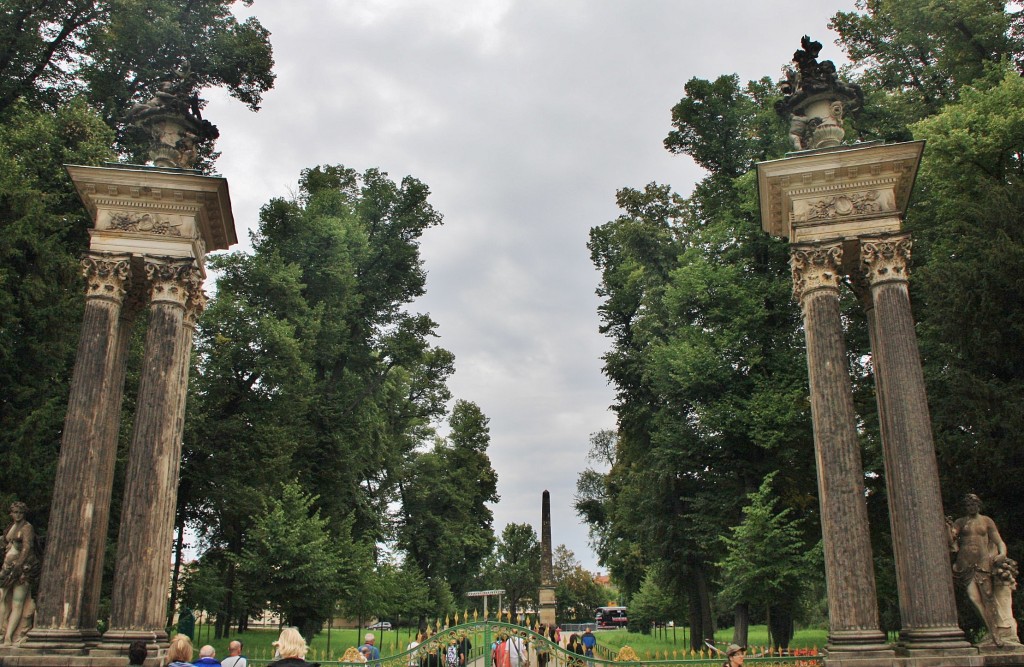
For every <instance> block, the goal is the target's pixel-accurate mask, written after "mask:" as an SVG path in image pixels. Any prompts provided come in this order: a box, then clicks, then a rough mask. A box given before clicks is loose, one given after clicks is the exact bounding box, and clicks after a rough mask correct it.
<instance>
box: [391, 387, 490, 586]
mask: <svg viewBox="0 0 1024 667" xmlns="http://www.w3.org/2000/svg"><path fill="white" fill-rule="evenodd" d="M488 421H489V420H488V419H487V417H486V416H485V415H484V414H483V412H482V411H481V410H480V408H479V407H478V406H477V405H476V404H475V403H471V402H469V401H464V400H458V401H456V402H455V406H454V407H453V408H452V413H451V417H450V418H449V421H448V424H449V428H450V432H449V435H448V437H447V438H446V439H438V440H437V441H436V442H435V445H434V448H433V449H431V450H428V451H425V452H421V453H417V454H415V455H413V456H412V457H411V458H410V460H409V464H408V472H407V474H406V476H405V478H404V480H403V481H402V482H401V483H400V487H401V494H400V497H401V501H402V514H401V517H400V527H399V539H398V544H399V546H400V547H401V548H402V549H403V550H404V551H405V553H406V554H408V556H409V558H410V559H411V560H412V562H414V563H416V565H417V566H418V567H419V569H420V571H421V572H422V573H423V576H424V577H425V578H426V579H427V580H428V581H429V582H431V588H432V589H433V590H434V591H435V593H438V595H439V597H437V596H436V601H437V603H439V605H440V603H441V602H442V599H441V598H444V597H447V596H446V595H445V594H444V593H443V592H441V591H443V590H444V589H447V590H448V591H450V595H452V596H453V597H454V599H456V600H461V599H462V597H463V596H464V595H465V593H466V591H468V590H469V587H470V585H471V582H472V581H473V579H474V577H476V576H477V575H478V574H479V571H480V566H481V563H482V562H483V560H484V559H485V558H486V557H487V555H488V554H490V553H491V551H492V549H493V546H494V529H493V518H492V514H491V510H490V508H489V507H487V505H486V503H493V502H497V501H498V493H497V482H498V477H497V473H495V471H494V469H493V468H492V467H491V462H490V458H489V457H488V456H487V448H488V446H489V445H490V433H489V431H490V428H489V426H488Z"/></svg>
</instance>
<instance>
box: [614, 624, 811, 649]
mask: <svg viewBox="0 0 1024 667" xmlns="http://www.w3.org/2000/svg"><path fill="white" fill-rule="evenodd" d="M685 630H686V631H685V633H684V628H683V627H682V626H680V627H677V628H675V637H674V641H673V632H672V628H667V629H665V630H658V634H657V635H654V634H650V635H644V634H640V633H638V632H627V631H626V630H599V631H598V632H597V633H596V634H597V641H598V644H600V645H602V646H606V647H608V648H609V649H611V651H612V656H614V655H615V654H616V653H618V651H619V649H620V648H622V647H623V646H627V645H628V646H630V647H631V648H632V649H633V650H634V651H636V652H637V653H638V654H640V655H641V656H644V655H645V654H646V653H647V652H648V651H649V652H650V653H652V654H653V653H654V652H655V651H657V652H658V653H659V654H662V653H664V652H665V651H668V653H669V655H670V656H671V654H672V651H673V650H675V651H679V652H680V654H681V653H682V651H683V650H684V649H685V650H689V640H690V634H689V628H686V629H685ZM827 634H828V631H827V630H823V629H817V628H809V629H804V630H797V631H796V634H795V636H794V637H793V641H792V642H790V644H789V646H790V648H813V647H815V646H816V647H818V648H822V647H824V646H825V641H826V636H827ZM747 637H748V644H749V645H750V646H751V647H760V646H767V645H768V628H767V626H764V625H752V626H750V630H749V632H748V633H747ZM731 641H732V628H724V629H721V630H719V631H718V632H716V633H715V644H717V645H718V646H719V647H720V648H724V647H725V646H727V645H728V644H729V643H730V642H731ZM680 657H682V656H680Z"/></svg>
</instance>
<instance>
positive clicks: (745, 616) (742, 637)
mask: <svg viewBox="0 0 1024 667" xmlns="http://www.w3.org/2000/svg"><path fill="white" fill-rule="evenodd" d="M733 618H734V619H735V620H734V622H733V626H732V643H733V644H739V645H740V646H746V645H747V631H748V630H749V628H750V605H748V604H747V603H746V602H741V603H739V604H738V605H736V608H735V609H734V610H733Z"/></svg>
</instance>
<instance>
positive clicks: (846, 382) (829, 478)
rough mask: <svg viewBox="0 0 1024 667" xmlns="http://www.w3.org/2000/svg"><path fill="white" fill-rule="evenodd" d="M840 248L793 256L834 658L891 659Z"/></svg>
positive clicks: (798, 248)
mask: <svg viewBox="0 0 1024 667" xmlns="http://www.w3.org/2000/svg"><path fill="white" fill-rule="evenodd" d="M842 254H843V251H842V244H841V243H840V242H832V243H821V244H813V245H794V246H792V247H791V249H790V265H791V267H792V269H793V284H794V294H795V296H796V298H797V300H798V301H799V302H800V306H801V308H802V310H803V316H804V333H805V336H806V339H807V368H808V373H809V376H810V389H811V416H812V420H813V422H814V452H815V458H816V463H817V471H818V496H819V502H820V505H821V532H822V540H823V543H824V546H825V578H826V584H827V590H828V606H829V644H828V648H829V651H831V652H832V653H833V654H839V653H856V654H858V655H861V654H863V655H867V654H868V653H869V652H870V653H871V654H872V655H879V654H878V653H876V652H883V653H885V654H889V655H891V649H890V648H889V646H888V645H887V644H886V641H885V635H884V634H883V633H882V631H881V630H880V629H879V621H878V603H877V599H876V593H875V573H874V568H873V563H872V555H871V540H870V536H869V533H868V518H867V505H866V503H865V499H864V470H863V467H862V466H861V458H860V443H859V441H858V438H857V428H856V422H855V415H854V410H853V391H852V388H851V385H850V376H849V369H848V362H847V358H846V343H845V341H844V339H843V326H842V321H841V319H840V310H839V285H840V279H841V276H842V270H841V268H840V267H841V265H842Z"/></svg>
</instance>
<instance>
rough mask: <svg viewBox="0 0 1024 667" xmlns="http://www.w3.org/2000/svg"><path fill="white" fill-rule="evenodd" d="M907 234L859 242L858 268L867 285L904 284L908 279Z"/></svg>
mask: <svg viewBox="0 0 1024 667" xmlns="http://www.w3.org/2000/svg"><path fill="white" fill-rule="evenodd" d="M911 245H912V244H911V241H910V235H909V234H903V235H900V236H887V237H881V238H871V239H861V240H860V266H861V270H862V271H863V272H864V275H866V276H867V279H868V283H869V284H871V285H878V284H880V283H887V282H906V281H907V280H908V278H909V277H910V271H909V267H910V248H911Z"/></svg>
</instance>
